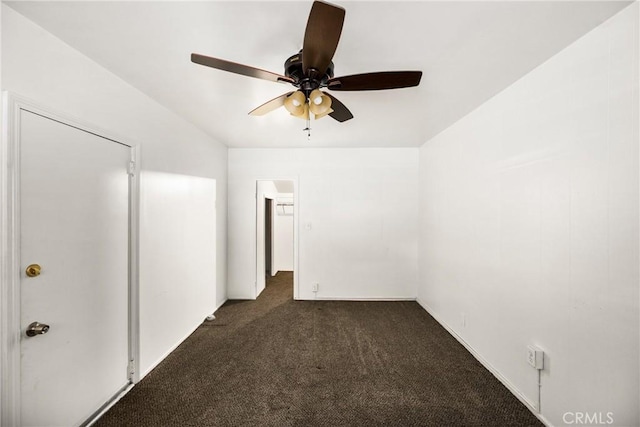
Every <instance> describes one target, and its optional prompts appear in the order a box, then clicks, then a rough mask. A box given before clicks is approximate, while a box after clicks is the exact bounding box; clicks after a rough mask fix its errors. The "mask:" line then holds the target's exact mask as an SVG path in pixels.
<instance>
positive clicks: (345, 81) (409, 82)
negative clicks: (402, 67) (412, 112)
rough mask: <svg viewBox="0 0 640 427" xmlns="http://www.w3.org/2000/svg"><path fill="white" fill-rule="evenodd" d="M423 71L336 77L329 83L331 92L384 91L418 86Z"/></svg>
mask: <svg viewBox="0 0 640 427" xmlns="http://www.w3.org/2000/svg"><path fill="white" fill-rule="evenodd" d="M421 78H422V71H380V72H377V73H365V74H354V75H351V76H344V77H334V78H332V79H330V80H329V81H328V82H327V87H328V88H329V89H331V90H344V91H347V90H383V89H400V88H403V87H412V86H418V85H419V84H420V79H421Z"/></svg>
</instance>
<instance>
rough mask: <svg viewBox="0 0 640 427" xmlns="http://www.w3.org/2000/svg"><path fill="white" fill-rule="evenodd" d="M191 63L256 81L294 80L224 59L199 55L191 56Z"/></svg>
mask: <svg viewBox="0 0 640 427" xmlns="http://www.w3.org/2000/svg"><path fill="white" fill-rule="evenodd" d="M191 62H194V63H196V64H200V65H204V66H207V67H211V68H216V69H218V70H222V71H228V72H230V73H235V74H241V75H243V76H249V77H255V78H256V79H262V80H269V81H272V82H282V83H293V82H294V81H293V79H292V78H290V77H286V76H281V75H280V74H276V73H272V72H271V71H266V70H261V69H260V68H254V67H250V66H248V65H242V64H238V63H235V62H231V61H225V60H224V59H218V58H212V57H210V56H204V55H199V54H197V53H192V54H191Z"/></svg>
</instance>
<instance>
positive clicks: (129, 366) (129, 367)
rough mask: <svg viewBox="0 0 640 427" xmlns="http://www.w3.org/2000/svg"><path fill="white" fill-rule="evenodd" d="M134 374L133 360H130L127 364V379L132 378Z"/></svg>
mask: <svg viewBox="0 0 640 427" xmlns="http://www.w3.org/2000/svg"><path fill="white" fill-rule="evenodd" d="M135 372H136V369H135V364H134V363H133V360H130V361H129V363H128V364H127V378H132V377H133V374H134V373H135Z"/></svg>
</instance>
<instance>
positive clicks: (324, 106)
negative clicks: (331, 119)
mask: <svg viewBox="0 0 640 427" xmlns="http://www.w3.org/2000/svg"><path fill="white" fill-rule="evenodd" d="M330 109H331V98H329V97H328V96H327V95H325V94H324V93H322V92H321V91H320V90H318V89H316V90H314V91H313V92H311V94H310V95H309V110H311V112H312V113H313V114H314V115H315V116H318V115H319V116H324V115H326V114H328V113H327V111H328V110H330Z"/></svg>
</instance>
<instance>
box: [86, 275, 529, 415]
mask: <svg viewBox="0 0 640 427" xmlns="http://www.w3.org/2000/svg"><path fill="white" fill-rule="evenodd" d="M216 316H217V319H216V320H214V321H213V322H205V323H204V324H203V325H202V326H201V327H200V328H198V329H197V330H196V331H195V332H194V333H193V334H192V335H191V336H190V337H189V338H188V339H187V340H186V341H185V342H184V343H183V344H182V345H180V346H179V347H178V348H177V349H176V351H174V352H173V353H172V354H171V355H170V356H169V357H167V358H166V359H165V360H164V361H163V362H162V363H161V364H160V365H159V366H158V367H157V368H156V369H154V370H153V371H152V372H151V373H150V374H149V375H148V376H147V377H146V378H144V380H142V381H141V382H140V383H139V384H138V385H136V386H135V387H134V388H133V389H132V390H131V391H130V392H129V393H128V394H127V395H126V396H125V397H124V398H123V399H122V400H120V402H118V403H117V404H116V405H115V406H114V407H113V408H112V409H111V410H110V411H109V412H107V413H106V414H105V415H104V416H103V417H102V418H101V419H100V420H98V422H97V423H96V426H100V427H106V426H375V425H385V426H499V427H503V426H541V425H542V424H541V423H540V422H539V421H538V420H537V419H536V418H535V417H534V416H533V415H532V414H531V413H530V412H529V411H528V410H527V409H526V408H525V407H524V406H523V405H522V404H521V403H520V402H519V401H518V400H517V399H516V398H515V397H514V396H513V395H512V394H511V393H509V391H508V390H507V389H506V388H505V387H504V386H502V384H500V383H499V382H498V380H496V379H495V378H494V377H493V376H492V375H491V373H490V372H488V371H487V370H486V369H485V368H484V367H482V365H480V363H478V362H477V361H476V360H475V359H474V358H473V357H472V356H471V354H469V353H468V352H467V351H466V350H465V348H464V347H462V346H461V345H460V344H459V343H458V342H457V341H456V340H455V339H454V338H453V337H452V336H451V335H449V333H447V331H445V330H444V329H443V328H442V327H441V326H440V325H438V323H437V322H436V321H435V320H434V319H433V318H432V317H431V316H429V315H428V314H427V313H426V312H425V311H424V310H423V309H422V308H421V307H420V306H419V305H418V304H417V303H415V302H347V301H293V300H292V275H291V273H278V275H277V277H276V278H274V279H273V280H270V282H269V284H268V286H267V289H266V290H265V291H264V292H263V294H262V295H260V297H259V298H258V299H257V300H256V301H229V302H227V303H226V304H225V305H224V306H222V307H221V308H220V310H218V312H217V313H216Z"/></svg>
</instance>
